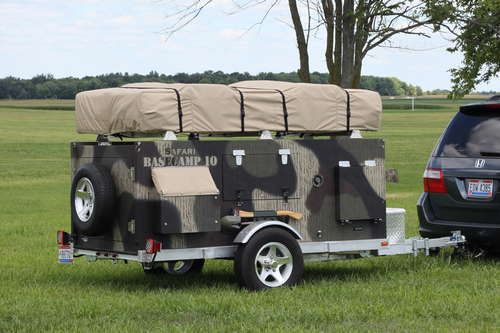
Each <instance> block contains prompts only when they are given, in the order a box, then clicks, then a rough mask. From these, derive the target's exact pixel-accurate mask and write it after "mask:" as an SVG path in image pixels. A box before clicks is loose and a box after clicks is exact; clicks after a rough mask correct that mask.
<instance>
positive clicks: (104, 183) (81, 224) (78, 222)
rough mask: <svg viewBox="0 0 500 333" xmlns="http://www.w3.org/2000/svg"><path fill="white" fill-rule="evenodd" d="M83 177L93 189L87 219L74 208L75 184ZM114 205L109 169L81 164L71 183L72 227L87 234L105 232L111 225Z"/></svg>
mask: <svg viewBox="0 0 500 333" xmlns="http://www.w3.org/2000/svg"><path fill="white" fill-rule="evenodd" d="M84 178H86V179H88V180H89V181H90V183H91V184H92V188H93V191H94V200H93V201H94V202H93V209H92V210H91V212H90V213H89V216H88V218H87V220H82V219H81V218H80V217H79V215H78V213H77V211H76V208H75V206H76V204H75V197H76V191H77V185H78V184H79V182H80V180H82V179H84ZM114 206H115V189H114V185H113V179H112V178H111V174H110V173H109V171H108V170H107V169H106V168H104V167H103V166H100V165H94V164H85V165H82V166H81V167H80V168H79V169H78V170H77V171H76V173H75V176H74V177H73V182H72V184H71V217H72V221H73V226H74V228H75V229H76V230H77V231H78V232H80V233H82V234H84V235H89V236H94V235H100V234H102V233H104V232H106V231H107V230H108V229H109V228H110V227H111V225H112V223H111V220H112V219H113V216H112V215H113V213H114Z"/></svg>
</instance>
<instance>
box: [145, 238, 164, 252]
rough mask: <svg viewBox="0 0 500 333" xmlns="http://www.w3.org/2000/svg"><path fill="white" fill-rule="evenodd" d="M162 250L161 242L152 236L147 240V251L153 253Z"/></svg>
mask: <svg viewBox="0 0 500 333" xmlns="http://www.w3.org/2000/svg"><path fill="white" fill-rule="evenodd" d="M160 250H161V242H159V241H157V240H154V239H151V238H150V239H147V240H146V253H148V254H153V253H156V252H160Z"/></svg>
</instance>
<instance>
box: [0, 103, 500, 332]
mask: <svg viewBox="0 0 500 333" xmlns="http://www.w3.org/2000/svg"><path fill="white" fill-rule="evenodd" d="M426 103H428V104H431V102H429V101H426ZM0 104H1V103H0ZM49 104H50V105H52V101H51V102H50V103H49ZM27 105H28V108H31V107H33V104H32V102H29V103H28V104H27ZM15 106H19V107H21V106H23V104H22V103H21V104H17V105H15ZM37 106H42V107H43V106H44V105H42V104H39V105H37ZM455 110H456V105H455V104H450V105H449V107H448V108H447V109H440V110H436V111H430V110H417V111H415V112H409V111H397V110H391V111H388V112H387V113H385V114H384V121H383V129H382V130H381V131H380V132H377V133H370V135H369V136H370V137H381V138H384V139H385V140H386V148H387V166H388V167H393V168H396V169H398V171H399V174H400V178H401V181H400V183H398V184H389V186H388V194H387V196H388V204H389V206H392V207H403V208H405V209H406V210H407V212H408V215H407V221H408V227H407V229H408V232H407V234H408V235H409V236H412V235H416V234H417V218H416V212H415V203H416V201H417V198H418V196H419V194H420V192H421V190H422V185H421V175H422V171H423V169H424V167H425V164H426V161H427V158H428V155H429V154H430V152H431V150H432V148H433V146H434V143H435V141H436V139H437V138H438V136H439V135H440V133H441V131H442V129H443V127H444V126H445V125H446V124H447V122H448V121H449V119H450V118H451V116H452V115H453V113H454V112H455ZM73 117H74V114H73V113H72V112H67V111H53V110H51V111H49V110H39V111H35V110H29V109H20V108H8V107H3V108H0V213H1V214H0V332H16V331H32V332H41V331H59V332H67V331H78V332H80V331H81V332H87V331H101V332H137V331H166V332H172V331H174V332H175V331H194V332H234V331H248V332H258V331H264V330H266V331H270V332H273V331H275V332H285V331H286V332H290V331H308V332H312V331H314V332H315V331H335V332H351V331H361V332H373V331H381V332H401V331H423V332H425V331H432V332H434V331H451V332H456V331H469V332H498V331H499V330H500V265H499V263H498V261H495V260H475V261H471V260H458V259H450V258H449V257H447V256H441V257H437V258H424V257H418V258H413V257H411V256H394V257H387V258H370V259H362V260H353V261H339V262H330V263H315V264H307V265H306V272H305V276H304V283H303V284H301V285H299V286H297V287H294V288H284V289H277V290H271V291H269V292H263V293H251V292H247V291H245V290H240V289H239V288H238V287H237V286H236V282H235V278H234V277H233V274H232V264H231V262H229V261H209V262H208V263H207V265H206V269H205V271H204V274H203V275H202V277H198V278H174V277H165V278H157V277H151V276H145V275H144V274H143V273H142V270H141V269H140V267H139V265H137V264H129V265H125V264H123V263H121V264H117V265H113V264H111V263H110V262H97V263H88V262H86V261H85V260H82V259H80V260H78V261H77V262H76V264H74V265H67V266H63V265H58V264H57V261H56V246H55V232H56V230H58V229H61V228H65V229H68V227H69V199H68V198H69V186H70V173H69V156H70V155H69V142H70V141H72V140H87V139H93V137H92V136H80V135H77V134H76V133H75V130H74V119H73Z"/></svg>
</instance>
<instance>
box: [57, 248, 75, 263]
mask: <svg viewBox="0 0 500 333" xmlns="http://www.w3.org/2000/svg"><path fill="white" fill-rule="evenodd" d="M58 258H59V263H60V264H71V263H73V245H59V255H58Z"/></svg>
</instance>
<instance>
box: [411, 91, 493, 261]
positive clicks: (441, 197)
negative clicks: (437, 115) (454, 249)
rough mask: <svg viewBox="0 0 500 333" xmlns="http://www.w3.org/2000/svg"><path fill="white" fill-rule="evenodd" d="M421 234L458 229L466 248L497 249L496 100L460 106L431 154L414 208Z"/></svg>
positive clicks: (434, 235) (441, 232)
mask: <svg viewBox="0 0 500 333" xmlns="http://www.w3.org/2000/svg"><path fill="white" fill-rule="evenodd" d="M417 210H418V217H419V220H420V234H421V235H422V236H423V237H440V236H447V235H449V234H450V232H451V231H452V230H461V231H462V234H464V235H465V236H466V238H467V242H468V244H470V245H471V246H473V247H478V248H482V249H489V250H494V251H498V250H500V101H499V100H494V99H491V100H489V101H486V102H484V103H478V104H470V105H465V106H462V107H460V111H459V112H458V113H457V114H456V115H455V117H454V118H453V119H452V120H451V122H450V124H449V125H448V127H447V128H446V130H445V131H444V133H443V135H442V136H441V138H440V139H439V141H438V144H437V146H436V148H435V149H434V151H433V153H432V155H431V157H430V159H429V163H428V164H427V168H426V170H425V172H424V193H423V194H422V195H421V196H420V199H419V200H418V203H417Z"/></svg>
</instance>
